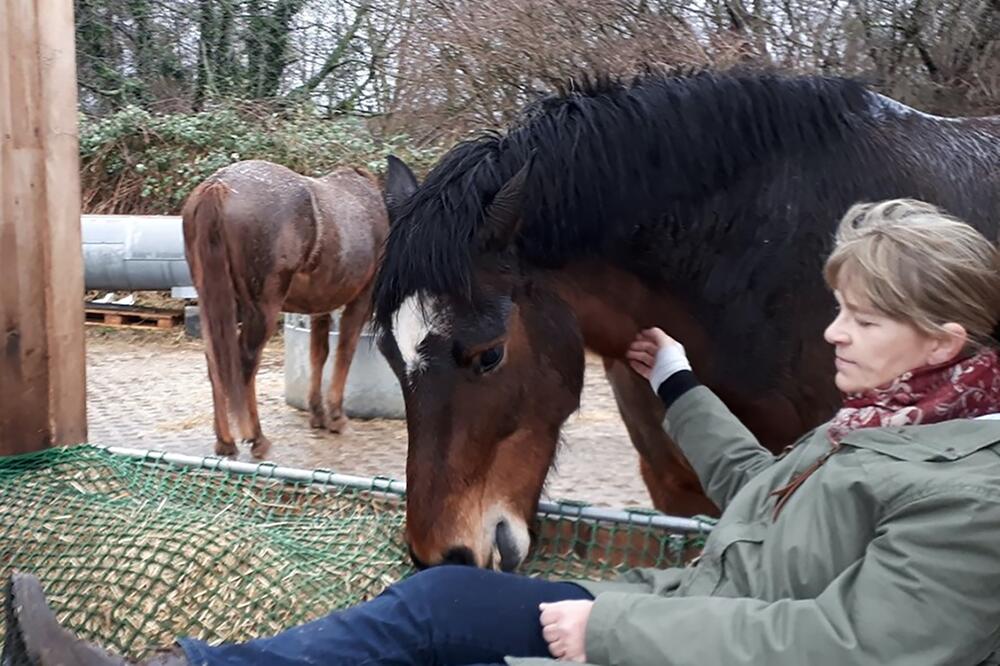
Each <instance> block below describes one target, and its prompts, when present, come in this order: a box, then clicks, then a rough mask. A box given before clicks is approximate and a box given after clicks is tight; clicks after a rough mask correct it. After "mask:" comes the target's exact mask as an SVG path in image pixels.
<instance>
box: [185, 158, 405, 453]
mask: <svg viewBox="0 0 1000 666" xmlns="http://www.w3.org/2000/svg"><path fill="white" fill-rule="evenodd" d="M392 168H393V167H392V161H390V169H392ZM397 168H398V167H397ZM182 215H183V218H184V249H185V253H186V255H187V260H188V264H189V266H190V268H191V276H192V278H193V279H194V284H195V287H196V288H197V290H198V298H199V304H200V307H201V318H202V330H203V335H204V337H205V357H206V359H207V360H208V374H209V378H210V380H211V382H212V399H213V403H214V408H215V435H216V443H215V452H216V453H217V454H219V455H235V454H236V453H237V448H236V444H235V442H234V441H233V435H232V431H231V430H230V422H229V415H232V416H233V417H234V419H235V421H236V423H237V425H238V428H239V431H240V433H241V435H242V436H243V438H244V439H245V440H247V441H248V442H250V443H252V447H251V452H252V454H253V455H254V456H255V457H259V458H262V457H264V456H265V455H266V454H267V451H268V449H269V447H270V442H269V441H268V439H267V438H266V437H265V436H264V435H263V433H262V432H261V428H260V419H259V417H258V414H257V396H256V389H255V377H256V374H257V367H258V365H259V363H260V357H261V351H262V350H263V348H264V344H265V343H266V342H267V340H268V339H269V338H270V337H271V336H272V335H273V334H274V331H275V328H276V326H277V320H278V314H279V312H281V311H285V312H296V313H301V314H309V315H313V316H312V333H311V341H310V360H311V365H312V376H311V381H310V386H309V410H310V413H311V415H310V421H309V422H310V425H312V427H314V428H321V427H324V426H325V427H326V428H327V429H329V430H330V431H332V432H340V431H341V430H342V429H343V428H344V426H345V425H346V423H347V417H346V416H345V415H344V413H343V409H342V403H343V396H344V384H345V383H346V381H347V372H348V369H349V368H350V364H351V360H352V359H353V357H354V352H355V349H356V348H357V344H358V339H359V336H360V334H361V329H362V327H363V325H364V323H365V322H366V321H367V320H368V318H369V316H370V313H371V288H372V278H373V276H374V273H375V268H376V266H377V263H378V259H379V256H380V253H381V251H382V245H383V243H384V241H385V237H386V234H387V233H388V231H389V222H388V217H387V214H386V207H385V202H384V201H383V199H382V193H381V189H380V187H379V184H378V182H377V181H376V179H375V178H374V176H372V175H371V174H369V173H368V172H366V171H364V170H363V169H354V168H340V169H337V170H335V171H333V172H332V173H330V174H329V175H327V176H324V177H322V178H310V177H307V176H302V175H299V174H297V173H295V172H294V171H291V170H289V169H287V168H285V167H283V166H280V165H278V164H272V163H270V162H264V161H256V160H254V161H244V162H237V163H235V164H232V165H230V166H227V167H224V168H222V169H220V170H218V171H216V172H215V173H214V174H212V175H211V176H210V177H209V178H208V179H207V180H205V182H203V183H201V184H200V185H199V186H198V187H197V188H195V190H194V191H193V192H192V193H191V196H190V197H188V200H187V202H186V203H185V205H184V210H183V214H182ZM340 307H343V308H344V311H343V313H342V315H341V319H340V337H339V341H338V343H337V356H336V362H335V367H334V372H333V377H332V381H331V382H330V389H329V394H328V395H327V399H326V414H325V415H324V410H323V400H322V396H321V395H320V394H321V381H322V370H323V365H324V363H325V362H326V358H327V354H328V352H329V337H328V336H329V332H330V323H331V317H330V313H331V312H332V311H333V310H336V309H338V308H340Z"/></svg>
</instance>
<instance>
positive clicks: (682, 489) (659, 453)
mask: <svg viewBox="0 0 1000 666" xmlns="http://www.w3.org/2000/svg"><path fill="white" fill-rule="evenodd" d="M604 372H605V374H606V375H607V377H608V381H609V382H610V383H611V388H612V390H613V391H614V394H615V401H616V402H617V403H618V411H619V412H620V413H621V415H622V419H623V420H624V421H625V427H626V429H627V430H628V434H629V438H630V439H631V440H632V445H633V446H635V448H636V450H637V451H638V452H639V456H640V471H641V473H642V478H643V481H645V482H646V487H647V488H648V489H649V495H650V498H651V499H652V500H653V506H654V507H656V508H657V509H659V510H660V511H663V512H664V513H669V514H671V515H675V516H693V515H697V514H705V515H711V516H715V515H718V513H719V510H718V508H717V507H716V506H715V505H714V504H713V503H712V502H711V501H710V500H709V499H708V498H707V497H706V496H705V494H704V492H703V491H702V488H701V484H700V483H699V482H698V477H697V476H695V473H694V470H693V469H691V466H690V465H689V464H688V462H687V460H685V459H684V454H683V453H681V450H680V449H679V448H678V447H677V445H676V444H674V442H673V441H672V440H671V439H670V438H669V437H668V436H667V434H666V432H664V430H663V415H664V412H665V410H664V408H663V404H662V403H661V402H660V399H659V397H657V396H656V394H655V393H653V391H652V390H651V389H650V387H649V382H648V381H646V380H645V379H643V378H642V377H640V376H639V375H638V374H636V372H635V371H633V370H632V369H631V368H630V367H628V365H627V364H626V363H625V362H623V361H620V360H615V359H607V358H606V359H604Z"/></svg>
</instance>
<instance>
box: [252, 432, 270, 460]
mask: <svg viewBox="0 0 1000 666" xmlns="http://www.w3.org/2000/svg"><path fill="white" fill-rule="evenodd" d="M270 450H271V440H269V439H268V438H267V437H258V438H257V439H256V440H255V441H254V443H253V445H252V446H251V447H250V455H252V456H253V457H254V458H265V457H267V453H268V451H270Z"/></svg>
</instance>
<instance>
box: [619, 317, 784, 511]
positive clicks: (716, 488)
mask: <svg viewBox="0 0 1000 666" xmlns="http://www.w3.org/2000/svg"><path fill="white" fill-rule="evenodd" d="M626 356H627V358H628V360H629V365H631V366H632V369H634V370H635V371H636V372H638V373H639V374H640V375H642V376H643V377H645V378H646V379H647V380H648V381H649V383H650V385H651V386H652V387H653V390H654V391H656V393H657V395H659V396H660V399H661V400H663V403H664V405H666V407H667V417H666V420H665V421H664V424H663V427H664V429H665V430H666V431H667V434H668V435H670V438H671V439H673V440H674V441H675V442H676V443H677V445H678V446H679V447H680V448H681V450H682V451H683V452H684V456H685V457H686V458H687V459H688V462H690V463H691V466H692V467H693V468H694V470H695V473H697V475H698V479H699V480H700V481H701V485H702V488H704V490H705V494H707V495H708V497H709V499H711V500H712V501H713V502H714V503H715V504H716V506H718V507H719V508H720V509H722V510H725V508H726V506H727V505H728V504H729V501H730V500H731V499H732V498H733V497H734V496H735V495H736V493H737V492H739V490H740V488H742V487H743V486H744V485H745V484H746V483H747V481H749V480H750V479H752V478H753V477H754V476H756V475H757V474H759V473H760V472H761V471H762V470H764V469H766V468H767V467H769V466H770V465H772V464H773V463H774V461H775V457H774V455H773V454H772V453H771V452H770V451H768V450H767V449H765V448H764V447H763V446H761V445H760V443H759V442H758V441H757V438H756V437H754V436H753V433H751V432H750V431H749V430H748V429H747V427H746V426H744V425H743V424H742V423H741V422H740V420H739V419H737V418H736V417H735V416H734V415H733V413H732V412H730V411H729V408H728V407H726V405H725V404H724V403H723V402H722V401H721V400H719V398H718V397H716V396H715V394H714V393H712V392H711V391H710V390H709V389H708V388H706V387H704V386H702V385H701V383H700V382H698V380H697V378H696V377H695V376H694V373H693V372H692V371H691V364H690V363H689V362H688V359H687V355H686V353H685V352H684V347H683V345H681V343H679V342H677V341H676V340H674V339H673V338H671V337H670V336H669V335H667V334H666V333H664V332H663V331H662V330H660V329H658V328H651V329H647V330H645V331H642V332H640V333H639V335H638V336H637V337H636V339H635V341H634V342H633V343H632V345H631V347H630V348H629V351H628V353H627V355H626Z"/></svg>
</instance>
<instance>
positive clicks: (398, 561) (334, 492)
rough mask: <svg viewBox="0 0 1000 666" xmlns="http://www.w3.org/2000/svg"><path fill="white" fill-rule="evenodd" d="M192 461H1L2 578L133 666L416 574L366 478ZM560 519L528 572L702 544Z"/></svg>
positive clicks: (394, 515)
mask: <svg viewBox="0 0 1000 666" xmlns="http://www.w3.org/2000/svg"><path fill="white" fill-rule="evenodd" d="M203 463H204V464H203V465H202V466H201V467H198V466H186V465H180V464H176V463H172V462H167V461H165V460H163V459H162V456H158V455H156V454H150V455H149V456H146V457H145V458H134V457H126V456H122V455H115V454H113V453H110V452H108V451H106V450H103V449H100V448H96V447H89V446H83V447H76V448H71V449H51V450H48V451H44V452H41V453H37V454H29V455H24V456H15V457H8V458H0V573H2V575H3V577H4V579H6V577H7V575H8V574H9V572H10V571H11V570H12V569H18V570H21V571H30V572H32V573H34V574H36V575H37V576H39V578H41V580H42V582H43V584H44V586H45V589H46V591H47V593H48V595H49V598H50V602H51V604H52V606H53V608H54V609H56V611H57V613H58V614H59V617H60V620H62V621H63V622H64V624H65V625H66V626H68V627H70V628H72V629H73V630H75V631H77V632H79V633H80V635H82V636H84V637H86V638H89V639H92V640H99V641H100V642H102V643H103V644H105V645H107V646H109V647H113V648H115V649H117V650H120V651H122V652H123V653H125V654H126V655H127V656H131V657H134V658H141V657H143V656H146V655H148V654H149V653H150V651H151V650H153V649H155V648H156V647H159V646H162V645H166V644H169V643H170V642H171V641H172V640H173V639H174V638H175V637H176V636H194V637H197V638H202V639H205V640H209V641H238V640H246V639H249V638H252V637H255V636H259V635H269V634H273V633H275V632H277V631H280V630H281V629H283V628H285V627H288V626H291V625H294V624H298V623H301V622H305V621H308V620H310V619H313V618H316V617H318V616H320V615H322V614H324V613H327V612H329V611H330V610H331V609H334V608H340V607H344V606H347V605H350V604H354V603H356V602H358V601H362V600H364V599H369V598H371V597H372V596H375V595H377V594H378V593H380V592H381V591H382V590H383V589H384V588H385V587H386V586H387V585H389V584H390V583H392V582H394V581H396V580H399V579H401V578H403V577H405V576H407V575H409V574H410V573H412V569H411V566H410V564H409V561H408V558H407V554H406V547H405V544H404V543H403V540H402V533H403V518H404V514H403V503H402V501H401V497H399V496H398V495H393V494H391V493H385V492H381V491H378V490H375V488H376V485H375V481H373V486H372V488H371V489H353V488H345V487H343V486H338V485H334V484H331V483H329V482H323V481H321V480H320V477H321V476H323V475H318V474H314V475H313V476H314V478H312V479H310V480H308V481H289V480H286V479H282V478H276V477H275V474H274V469H275V468H274V467H273V466H271V465H259V466H257V467H256V468H254V473H250V474H241V473H234V472H226V471H219V470H217V469H212V467H213V466H217V465H218V462H217V461H216V462H214V463H213V459H205V460H204V461H203ZM380 487H384V486H380ZM580 506H581V507H582V506H583V505H580ZM561 510H562V515H551V514H550V515H544V516H541V517H540V518H539V519H538V522H537V524H536V525H535V531H536V539H535V546H534V548H533V550H532V554H531V556H530V558H529V561H528V562H527V563H526V564H525V566H524V572H525V573H527V574H529V575H537V576H545V577H552V578H593V579H599V578H607V577H610V576H612V575H613V574H614V573H616V572H618V571H619V570H622V569H625V568H628V567H630V566H636V565H640V566H670V565H676V564H680V563H682V562H683V561H685V560H686V559H687V558H689V557H691V556H693V555H694V554H695V553H696V552H697V549H698V548H700V546H701V539H702V535H700V534H678V533H671V532H670V531H667V530H665V529H663V528H660V527H654V526H652V525H651V524H650V523H651V521H652V514H649V515H643V514H640V513H636V514H635V515H634V520H631V521H629V522H616V521H594V520H585V519H582V518H580V517H579V516H576V517H574V516H573V515H572V513H573V508H572V506H570V507H569V508H568V509H567V508H566V507H563V508H562V509H561ZM0 639H2V637H0Z"/></svg>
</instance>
